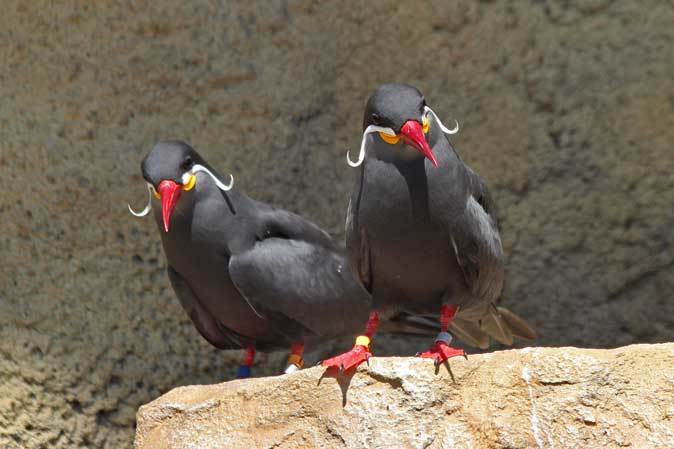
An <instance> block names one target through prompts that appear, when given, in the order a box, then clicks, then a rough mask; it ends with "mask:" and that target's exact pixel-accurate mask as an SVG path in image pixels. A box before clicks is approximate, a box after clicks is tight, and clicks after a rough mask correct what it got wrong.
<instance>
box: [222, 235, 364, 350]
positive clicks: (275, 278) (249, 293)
mask: <svg viewBox="0 0 674 449" xmlns="http://www.w3.org/2000/svg"><path fill="white" fill-rule="evenodd" d="M229 273H230V276H231V278H232V281H233V282H234V285H236V287H237V288H238V289H239V291H240V292H241V294H242V295H243V296H244V297H245V298H246V300H247V301H248V302H249V303H250V304H251V306H252V307H253V308H254V309H255V310H256V311H258V313H260V314H261V315H262V316H264V317H265V318H267V319H269V320H271V321H272V322H274V323H275V325H276V328H277V330H278V332H280V333H282V334H283V335H286V336H287V337H289V338H292V339H299V338H302V337H305V336H307V337H309V336H314V337H323V338H329V337H335V336H339V335H344V334H349V333H355V332H358V331H359V330H360V327H362V325H363V322H365V320H366V319H367V314H368V311H369V306H370V304H369V297H368V296H367V294H366V293H365V292H364V291H363V290H362V289H361V288H360V286H359V285H358V284H357V283H356V281H355V279H354V278H353V275H352V274H351V272H350V271H349V269H348V267H347V265H346V258H345V257H344V256H343V254H341V253H339V252H337V251H334V250H332V249H330V248H325V247H323V246H321V245H316V244H313V243H309V242H305V241H302V240H294V239H283V238H278V237H272V238H268V239H265V240H262V241H258V242H256V243H255V245H254V246H253V248H251V249H250V250H249V251H246V252H244V253H242V254H238V255H235V256H232V257H231V258H230V261H229Z"/></svg>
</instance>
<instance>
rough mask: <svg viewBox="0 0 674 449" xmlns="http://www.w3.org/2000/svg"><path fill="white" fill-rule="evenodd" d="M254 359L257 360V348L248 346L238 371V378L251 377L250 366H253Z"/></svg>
mask: <svg viewBox="0 0 674 449" xmlns="http://www.w3.org/2000/svg"><path fill="white" fill-rule="evenodd" d="M254 361H255V348H254V347H253V346H248V347H247V348H246V352H245V354H244V356H243V363H242V364H241V365H239V371H238V372H237V373H236V378H237V379H247V378H248V377H250V367H251V366H253V362H254Z"/></svg>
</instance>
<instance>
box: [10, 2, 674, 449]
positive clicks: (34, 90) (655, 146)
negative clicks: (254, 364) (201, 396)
mask: <svg viewBox="0 0 674 449" xmlns="http://www.w3.org/2000/svg"><path fill="white" fill-rule="evenodd" d="M2 10H3V11H2V14H0V36H2V42H3V45H2V46H0V61H2V62H1V63H0V179H1V180H2V181H0V186H1V187H2V194H0V251H1V253H2V255H3V257H2V260H1V261H0V446H2V447H6V448H9V449H14V448H37V447H50V448H57V449H60V448H78V447H82V448H85V447H87V448H88V447H98V448H105V449H108V448H115V449H117V448H123V447H128V446H129V444H130V441H131V439H132V435H133V425H134V413H135V410H136V408H137V406H138V405H139V404H142V403H145V402H147V401H149V400H151V399H152V398H155V397H157V396H158V395H159V394H160V393H163V392H165V391H167V390H169V389H170V388H173V387H175V386H178V385H185V384H194V383H212V382H216V381H221V380H223V379H227V378H230V377H231V376H232V375H233V373H234V369H235V368H234V366H233V362H234V361H235V359H237V358H238V357H239V356H238V354H235V353H222V352H217V351H215V350H213V349H212V348H210V347H209V346H208V344H207V343H205V342H204V341H203V340H202V339H201V338H200V337H199V335H198V334H197V332H196V331H195V330H194V329H193V327H192V326H191V324H190V323H189V322H188V320H187V318H186V317H185V316H184V314H183V313H182V311H181V310H180V307H179V305H178V303H177V301H176V299H175V298H174V296H173V294H172V292H171V290H170V288H169V286H168V281H167V279H166V275H165V271H164V261H163V256H162V253H161V249H160V244H159V239H158V236H157V234H156V230H155V227H154V224H153V223H151V222H150V220H145V221H141V220H137V219H134V218H133V217H130V216H129V214H128V213H127V211H126V203H127V202H131V203H132V204H133V205H135V206H137V205H139V204H142V202H143V201H144V198H145V190H144V185H143V181H142V179H141V177H140V173H139V163H140V160H141V159H142V157H143V155H144V154H145V153H146V152H147V151H149V149H150V148H151V146H152V144H153V143H154V142H156V141H157V140H159V139H167V138H180V139H184V140H187V141H189V142H191V143H192V144H193V145H194V146H195V147H196V148H197V149H198V150H199V151H201V152H202V153H203V154H204V155H205V156H206V157H207V158H208V159H209V160H210V161H212V163H213V164H214V165H215V166H217V167H219V168H220V169H221V170H222V171H223V172H231V173H233V174H234V176H235V177H236V182H237V185H238V186H239V187H240V188H242V189H244V190H245V191H247V192H248V193H249V194H250V195H252V196H254V197H256V198H258V199H261V200H265V201H269V202H272V203H274V204H276V205H279V206H282V207H286V208H289V209H291V210H294V211H297V212H299V213H302V214H304V215H306V216H307V217H309V218H311V219H313V220H315V221H316V222H317V223H319V224H320V225H322V226H324V227H325V228H326V229H328V230H329V231H331V232H333V233H334V234H336V235H340V236H341V235H343V218H344V213H345V207H346V202H347V198H348V194H349V191H350V188H351V183H352V181H353V177H354V175H355V173H354V171H353V170H351V169H350V168H349V167H348V166H347V165H346V161H345V154H346V151H347V149H350V148H351V149H353V148H357V146H358V144H359V142H360V131H361V128H360V127H361V120H362V117H361V115H362V108H363V106H364V101H365V98H366V97H367V95H368V93H369V92H370V91H371V90H372V89H373V88H374V87H375V86H376V85H377V84H379V83H382V82H387V81H406V82H409V83H412V84H414V85H417V86H418V87H419V88H420V89H421V90H422V91H423V92H424V93H425V95H426V97H427V98H428V100H429V103H430V104H431V105H432V107H433V108H434V109H435V111H436V112H438V114H439V115H440V117H442V118H443V119H445V120H448V121H451V119H453V118H456V119H457V120H458V121H459V123H460V124H461V126H462V129H461V131H460V132H459V134H458V135H456V136H455V137H454V138H453V142H454V143H455V145H456V147H457V149H458V151H459V152H460V154H461V155H462V157H463V158H464V159H465V160H466V161H467V162H468V163H469V164H471V165H472V166H473V167H474V168H475V169H476V170H477V171H478V172H480V173H481V174H482V175H484V176H485V178H486V179H487V180H488V182H489V184H490V186H491V188H492V191H493V193H494V196H495V198H496V200H497V202H498V206H499V218H500V220H501V223H502V234H503V241H504V245H505V248H506V252H507V255H508V281H507V292H506V295H505V296H506V298H505V301H506V302H507V304H509V306H510V307H512V309H513V310H515V311H516V312H518V313H520V314H522V315H523V316H525V317H527V318H528V319H529V320H530V322H531V323H532V324H533V325H534V326H535V327H536V328H537V329H538V330H539V331H540V333H541V340H540V342H539V343H540V344H544V345H568V344H573V345H580V346H603V347H606V346H615V345H622V344H628V343H633V342H659V341H667V340H669V341H671V340H672V339H674V301H672V300H671V292H672V290H674V256H673V255H672V250H671V248H672V244H673V243H674V237H673V235H674V234H673V233H672V231H671V229H672V225H673V224H674V208H672V204H674V175H673V173H674V157H673V152H672V142H673V141H674V127H672V126H671V125H672V118H673V117H674V98H673V97H672V92H674V80H673V78H672V76H671V74H672V73H674V62H673V61H674V46H672V38H673V37H674V28H673V27H672V26H671V17H672V12H673V8H672V5H671V4H670V3H669V2H645V3H644V2H613V1H608V0H582V1H581V0H577V1H573V0H569V1H565V2H556V1H555V2H552V1H523V2H512V1H510V2H509V1H491V2H455V1H451V2H448V1H436V2H428V3H423V4H420V3H418V2H394V1H391V2H383V1H382V2H379V1H378V2H368V3H367V4H364V3H363V2H358V1H344V2H322V3H320V4H319V3H316V2H312V1H271V2H267V1H260V2H210V1H197V2H184V1H173V0H168V1H164V2H149V1H138V2H122V1H98V2H88V1H83V0H82V1H64V2H51V1H44V0H43V1H31V2H21V1H11V0H10V1H8V2H4V3H3V5H2ZM349 343H350V342H349V341H348V340H345V341H342V342H337V343H335V344H334V345H333V346H331V347H328V348H323V353H325V352H330V351H334V350H335V348H337V347H339V348H344V347H345V346H346V345H348V344H349ZM422 344H425V342H420V341H414V342H413V343H409V342H406V341H404V340H401V339H386V338H381V339H379V340H378V344H377V346H376V347H375V351H376V353H377V354H378V355H382V354H389V353H393V352H398V353H403V354H413V353H414V352H416V351H417V350H418V349H419V347H420V346H421V345H422ZM282 357H283V355H274V356H271V357H270V358H269V360H268V361H267V363H264V361H262V364H261V366H260V367H259V368H258V371H257V372H258V373H269V372H274V371H276V370H278V369H279V366H280V362H281V358H282ZM312 357H313V360H316V359H317V358H318V357H320V353H315V354H313V356H312Z"/></svg>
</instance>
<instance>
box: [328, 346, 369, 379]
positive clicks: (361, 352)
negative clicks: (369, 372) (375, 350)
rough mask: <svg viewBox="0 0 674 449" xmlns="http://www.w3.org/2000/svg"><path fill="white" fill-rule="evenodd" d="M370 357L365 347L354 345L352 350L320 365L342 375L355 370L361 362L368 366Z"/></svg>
mask: <svg viewBox="0 0 674 449" xmlns="http://www.w3.org/2000/svg"><path fill="white" fill-rule="evenodd" d="M370 357H372V354H371V353H370V351H369V350H368V348H367V347H365V346H359V345H356V346H354V347H353V349H351V350H350V351H347V352H345V353H344V354H341V355H338V356H335V357H332V358H330V359H327V360H323V362H322V363H321V365H323V366H324V367H326V368H337V369H338V370H339V373H340V374H343V373H344V372H345V371H349V370H351V369H353V368H356V367H357V366H358V365H360V364H361V363H363V362H367V363H368V365H369V364H370V361H369V359H370Z"/></svg>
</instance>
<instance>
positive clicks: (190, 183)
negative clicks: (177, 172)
mask: <svg viewBox="0 0 674 449" xmlns="http://www.w3.org/2000/svg"><path fill="white" fill-rule="evenodd" d="M196 183H197V177H196V176H194V175H190V180H189V181H187V184H185V185H183V190H184V191H188V190H192V189H193V188H194V185H195V184H196Z"/></svg>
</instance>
